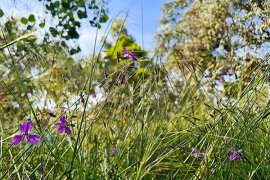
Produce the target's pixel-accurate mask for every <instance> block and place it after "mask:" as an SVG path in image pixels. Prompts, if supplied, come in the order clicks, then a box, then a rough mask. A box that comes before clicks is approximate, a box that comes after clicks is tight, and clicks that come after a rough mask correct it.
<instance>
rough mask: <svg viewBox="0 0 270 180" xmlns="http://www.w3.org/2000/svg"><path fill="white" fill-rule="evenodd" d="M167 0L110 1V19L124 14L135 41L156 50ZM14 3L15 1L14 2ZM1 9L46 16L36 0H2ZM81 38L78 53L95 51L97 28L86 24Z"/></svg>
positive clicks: (19, 14)
mask: <svg viewBox="0 0 270 180" xmlns="http://www.w3.org/2000/svg"><path fill="white" fill-rule="evenodd" d="M167 1H168V0H109V3H108V11H109V17H110V19H109V20H113V19H115V18H118V17H122V18H123V17H125V15H126V13H127V12H129V13H128V17H127V20H126V27H127V30H128V32H129V34H131V35H132V36H133V37H134V38H135V40H136V42H137V43H138V44H139V45H141V46H143V48H144V49H145V50H149V51H151V50H153V49H154V47H155V41H154V35H155V32H156V31H157V28H158V25H159V23H158V22H159V18H160V12H161V11H160V8H161V6H162V4H163V3H165V2H167ZM14 2H15V3H14ZM0 8H1V9H3V11H4V13H5V15H6V17H10V16H13V17H18V18H20V17H22V16H28V15H29V14H31V13H32V14H35V15H37V16H40V17H42V16H44V14H43V12H42V8H43V5H42V4H41V3H39V2H36V1H33V0H0ZM108 25H109V21H108V22H107V23H105V24H103V25H102V28H101V29H100V30H99V31H98V42H100V40H101V37H102V36H104V35H105V34H104V33H105V30H106V27H107V26H108ZM79 32H80V38H79V40H78V43H79V45H80V47H81V49H82V52H81V53H80V55H79V56H82V57H86V56H87V55H89V54H90V53H92V52H93V47H94V41H95V37H96V29H95V28H92V27H90V25H89V24H88V23H85V24H84V25H83V26H82V28H80V30H79Z"/></svg>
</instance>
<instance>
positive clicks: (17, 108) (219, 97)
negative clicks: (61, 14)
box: [0, 0, 270, 179]
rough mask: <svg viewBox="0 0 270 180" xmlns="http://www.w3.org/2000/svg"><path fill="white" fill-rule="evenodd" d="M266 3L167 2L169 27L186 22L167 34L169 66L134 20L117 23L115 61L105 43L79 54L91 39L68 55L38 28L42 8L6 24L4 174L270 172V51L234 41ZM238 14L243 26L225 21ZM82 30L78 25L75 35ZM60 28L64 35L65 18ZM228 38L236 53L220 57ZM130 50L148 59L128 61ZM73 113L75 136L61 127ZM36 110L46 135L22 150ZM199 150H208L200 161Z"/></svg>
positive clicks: (1, 88)
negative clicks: (131, 28) (135, 30)
mask: <svg viewBox="0 0 270 180" xmlns="http://www.w3.org/2000/svg"><path fill="white" fill-rule="evenodd" d="M46 2H48V3H49V6H50V8H51V10H52V11H51V12H52V13H55V16H57V9H61V8H66V9H70V10H72V8H75V7H74V6H73V4H72V3H77V4H76V5H75V6H78V7H81V8H83V7H84V6H85V3H86V1H73V2H70V1H68V0H65V1H64V0H63V1H53V2H51V1H46ZM87 2H88V3H90V7H89V8H90V9H94V10H98V9H99V6H97V5H96V1H95V0H91V1H87ZM265 2H266V1H265ZM51 4H53V5H51ZM266 5H267V4H266V3H264V4H262V3H260V2H257V1H254V2H250V1H219V2H217V1H210V0H206V1H199V0H198V1H182V0H181V1H180V0H174V1H171V2H168V3H166V4H165V5H164V9H163V10H164V13H165V18H164V17H163V18H164V19H162V23H165V25H168V24H170V25H174V26H173V28H172V27H170V28H171V29H169V30H168V29H167V30H166V32H164V31H165V30H164V29H163V31H162V32H161V34H159V35H160V37H161V39H159V40H161V44H160V49H159V50H160V51H159V52H160V54H159V55H162V54H164V56H163V58H168V59H166V60H168V61H167V62H166V66H163V63H162V62H160V61H159V60H160V57H156V56H155V57H153V58H149V57H147V56H146V52H145V51H144V50H142V49H141V47H140V46H139V45H138V44H137V43H136V41H135V40H134V38H132V36H131V35H129V34H128V30H127V29H126V27H125V26H124V22H125V21H124V20H116V23H115V24H114V25H113V26H112V27H111V30H112V39H113V40H112V42H111V43H108V42H106V46H105V49H104V50H105V51H106V53H105V56H104V57H106V59H105V58H103V56H102V55H101V51H103V49H101V50H100V52H98V53H96V54H97V55H96V56H92V58H88V59H83V60H76V61H75V60H73V59H72V58H71V57H70V55H71V54H72V53H77V52H79V49H78V48H79V47H78V48H73V49H71V50H69V51H68V52H67V49H66V46H67V45H66V43H65V41H61V42H57V43H53V42H52V41H48V42H46V43H44V42H42V43H40V44H37V41H36V40H37V37H36V36H34V35H33V34H31V33H30V32H31V31H32V30H34V28H35V27H34V26H33V24H35V23H39V22H38V19H36V17H34V19H33V17H31V18H30V16H31V15H30V16H29V17H28V18H27V19H26V20H27V23H26V24H25V25H27V26H25V25H23V28H20V27H19V26H20V25H21V24H24V23H23V22H26V21H25V19H23V18H21V19H19V20H17V19H11V20H9V21H7V22H5V24H3V27H4V28H2V29H4V31H3V33H2V35H1V36H0V40H1V41H0V42H1V46H0V47H1V51H0V77H1V78H0V113H1V114H2V116H1V121H0V122H1V123H0V135H1V146H0V160H1V161H0V168H1V171H0V179H269V178H270V176H269V170H270V166H269V162H270V161H269V160H270V159H269V157H270V156H269V149H270V144H269V137H270V136H269V135H270V133H269V125H270V124H269V118H270V116H269V114H270V113H269V112H270V100H269V77H270V73H269V66H268V59H267V57H259V56H258V54H256V53H254V52H253V53H250V54H246V55H243V56H239V54H237V52H236V50H237V49H238V48H239V47H240V45H239V44H238V45H235V44H234V43H232V42H230V41H229V39H230V38H231V36H232V35H236V34H238V35H239V37H241V38H243V37H245V36H242V35H241V33H243V32H242V31H244V30H245V29H246V28H251V29H252V27H251V26H253V25H251V26H245V25H243V24H242V25H241V21H238V20H239V19H242V18H243V17H245V16H246V15H247V14H246V12H249V13H250V14H249V15H250V16H251V17H252V18H254V17H255V14H253V13H255V12H256V13H259V15H260V13H262V16H265V14H266V12H265V11H266V9H265V7H266ZM183 8H185V13H184V14H182V15H183V17H181V15H180V14H181V13H180V14H179V11H181V10H183ZM79 9H80V8H79ZM232 9H234V10H235V12H234V13H236V14H237V12H238V13H239V12H241V13H240V14H241V16H240V15H239V16H238V15H236V14H234V13H233V11H232ZM77 10H78V9H77ZM80 10H81V11H82V12H80V13H78V11H73V15H74V14H75V15H78V18H79V19H80V17H81V18H83V17H85V14H84V13H83V12H84V10H82V9H80ZM255 10H256V11H255ZM261 10H262V11H261ZM67 11H68V10H67ZM79 14H80V15H79ZM70 15H71V14H70ZM257 15H258V14H257ZM257 15H256V16H257ZM259 15H258V16H259ZM68 16H69V15H68ZM79 16H80V17H79ZM71 17H72V15H71ZM74 17H75V16H74ZM232 17H233V20H234V21H235V22H234V21H232V24H230V23H229V24H226V23H224V22H226V20H228V19H230V18H232ZM246 18H247V17H246ZM22 19H23V20H22ZM105 19H106V17H105ZM249 20H250V19H249ZM100 21H101V20H100ZM242 21H244V23H247V22H248V21H246V19H245V18H244V20H242ZM236 22H237V23H236ZM42 23H43V24H42ZM42 23H40V24H39V27H40V26H41V27H40V28H43V27H44V26H45V21H44V22H42ZM167 23H168V24H167ZM233 24H234V25H233ZM28 26H30V27H29V28H27V27H28ZM220 26H221V27H220ZM168 27H169V26H167V28H168ZM233 27H234V28H236V27H237V28H242V29H241V30H239V29H234V28H233ZM76 28H77V26H72V27H68V30H69V33H68V35H69V36H70V37H72V38H75V39H76V38H77V37H78V35H79V34H78V32H77V31H76V30H77V29H76ZM226 28H232V29H230V30H227V29H226ZM257 28H259V27H257ZM49 31H50V33H51V34H52V36H55V37H59V36H62V34H61V32H59V26H58V27H50V28H49ZM228 32H231V33H232V35H230V34H228ZM250 32H251V31H249V30H248V33H250ZM29 33H30V34H29ZM246 33H247V32H246ZM256 33H258V32H256ZM256 33H251V34H246V36H247V37H245V38H246V39H245V41H243V42H239V43H242V45H244V46H251V45H260V43H261V42H263V41H264V42H266V41H267V39H264V38H262V41H254V39H252V38H253V37H256V38H258V37H257V35H256ZM253 35H254V36H253ZM252 36H253V37H252ZM163 38H164V39H163ZM226 38H228V39H227V40H226ZM105 41H106V38H105ZM168 41H170V43H168ZM215 42H217V43H219V44H218V45H217V44H215ZM223 42H226V43H225V44H222V43H223ZM221 44H222V45H224V48H225V47H227V46H228V47H227V48H229V49H230V50H228V49H227V50H226V51H228V52H227V53H225V54H218V55H217V54H215V52H216V51H217V48H218V47H221ZM225 45H226V46H225ZM123 47H126V48H127V49H128V50H129V51H133V52H134V53H135V55H136V56H137V57H138V59H136V60H134V61H133V60H132V59H125V58H123V49H122V48H123ZM162 48H163V49H162ZM234 48H236V49H234ZM165 50H166V51H168V52H169V54H167V53H165ZM162 51H163V52H162ZM167 55H168V56H167ZM154 60H155V61H156V62H160V63H154V62H153V61H154ZM240 67H241V68H240ZM229 73H230V74H232V76H233V75H234V76H235V78H234V79H233V80H230V79H229V78H228V77H227V76H229V75H230V74H229ZM225 77H227V78H225ZM218 86H219V87H218ZM63 114H65V115H67V117H68V124H67V125H68V126H69V127H70V128H71V130H72V135H71V136H67V135H66V134H64V133H62V134H57V127H56V126H55V124H56V123H57V122H59V117H60V116H61V115H63ZM26 116H30V117H31V120H32V121H33V123H34V124H35V129H33V132H34V133H38V134H39V135H40V136H41V139H42V141H41V143H39V144H37V145H31V144H26V143H25V142H22V143H21V144H20V145H19V146H18V147H13V146H12V145H11V143H10V141H11V138H12V137H13V136H14V135H17V134H19V133H20V132H19V131H18V125H19V123H22V122H23V121H24V119H25V117H26ZM192 147H196V148H197V149H198V150H199V151H200V152H204V153H205V157H197V156H196V154H194V152H192ZM231 149H236V150H239V152H241V158H240V159H237V160H235V161H230V160H229V156H230V151H231ZM240 150H241V151H240Z"/></svg>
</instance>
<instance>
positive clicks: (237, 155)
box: [229, 149, 242, 161]
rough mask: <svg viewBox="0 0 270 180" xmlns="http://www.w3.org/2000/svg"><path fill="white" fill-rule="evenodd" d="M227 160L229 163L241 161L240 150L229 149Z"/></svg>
mask: <svg viewBox="0 0 270 180" xmlns="http://www.w3.org/2000/svg"><path fill="white" fill-rule="evenodd" d="M229 159H230V161H235V160H237V159H242V154H241V152H240V150H235V149H231V151H230V156H229Z"/></svg>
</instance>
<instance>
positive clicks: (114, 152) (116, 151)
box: [111, 146, 118, 156]
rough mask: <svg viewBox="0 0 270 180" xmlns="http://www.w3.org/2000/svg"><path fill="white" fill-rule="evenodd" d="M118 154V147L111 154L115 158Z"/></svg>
mask: <svg viewBox="0 0 270 180" xmlns="http://www.w3.org/2000/svg"><path fill="white" fill-rule="evenodd" d="M116 153H118V147H117V146H114V149H113V151H112V152H111V156H114V155H115V154H116Z"/></svg>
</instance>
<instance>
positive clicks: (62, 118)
mask: <svg viewBox="0 0 270 180" xmlns="http://www.w3.org/2000/svg"><path fill="white" fill-rule="evenodd" d="M60 121H61V122H62V123H64V124H66V123H67V118H66V116H65V115H62V116H60Z"/></svg>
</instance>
